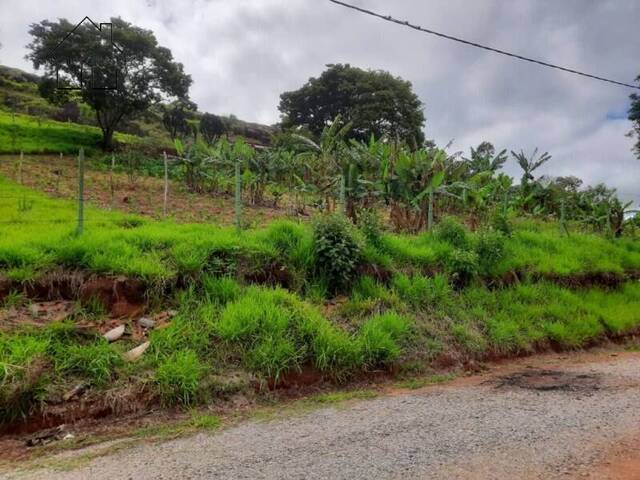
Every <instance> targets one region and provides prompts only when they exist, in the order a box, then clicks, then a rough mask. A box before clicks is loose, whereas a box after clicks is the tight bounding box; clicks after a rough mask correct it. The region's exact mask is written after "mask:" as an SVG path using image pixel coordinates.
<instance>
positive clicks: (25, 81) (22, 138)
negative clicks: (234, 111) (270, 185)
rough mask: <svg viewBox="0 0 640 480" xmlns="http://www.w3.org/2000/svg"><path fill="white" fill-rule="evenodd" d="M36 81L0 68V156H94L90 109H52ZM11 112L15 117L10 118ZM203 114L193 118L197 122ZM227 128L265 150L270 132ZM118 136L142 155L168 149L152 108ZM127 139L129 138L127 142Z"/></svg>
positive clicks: (230, 121) (240, 125)
mask: <svg viewBox="0 0 640 480" xmlns="http://www.w3.org/2000/svg"><path fill="white" fill-rule="evenodd" d="M39 81H40V77H39V76H37V75H34V74H31V73H27V72H24V71H22V70H20V69H17V68H11V67H7V66H4V65H0V154H2V153H19V152H20V151H23V152H24V153H73V152H77V149H78V147H80V146H83V147H84V148H85V150H88V151H89V152H93V151H97V150H98V148H97V143H98V141H99V139H100V130H99V129H98V127H97V124H96V121H95V115H94V113H93V111H92V110H91V108H90V107H89V106H87V105H85V104H83V103H81V102H78V103H77V106H75V105H71V106H68V105H67V106H61V107H60V106H55V105H52V104H50V103H49V102H47V101H46V100H45V99H44V98H42V97H41V96H40V94H39V92H38V82H39ZM12 113H15V114H19V115H16V116H15V121H14V116H13V115H12ZM201 116H202V113H201V112H195V113H194V120H195V121H196V122H197V121H198V119H199V118H200V117H201ZM221 118H223V121H224V122H225V124H226V125H228V126H229V129H230V137H231V138H234V137H243V138H245V139H247V140H248V141H249V142H250V143H254V144H261V145H267V144H269V142H270V138H271V135H272V134H273V133H274V132H275V128H274V127H270V126H267V125H261V124H257V123H251V122H245V121H242V120H240V119H237V118H235V117H233V116H221ZM117 133H119V134H120V135H116V142H117V143H118V144H120V145H129V146H131V145H133V146H134V147H140V148H141V149H144V150H149V149H151V150H162V149H170V148H172V142H171V139H170V138H169V135H168V133H167V132H166V130H165V129H164V127H163V124H162V106H156V107H154V108H152V109H150V110H149V111H147V112H145V113H144V114H143V115H140V116H139V117H138V118H136V119H134V120H129V121H126V122H123V123H122V124H121V125H120V126H119V128H118V130H117ZM126 135H130V136H129V137H127V136H126Z"/></svg>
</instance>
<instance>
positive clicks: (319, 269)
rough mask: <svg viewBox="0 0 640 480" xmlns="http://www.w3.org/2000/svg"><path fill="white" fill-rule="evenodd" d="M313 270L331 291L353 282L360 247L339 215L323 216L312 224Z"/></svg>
mask: <svg viewBox="0 0 640 480" xmlns="http://www.w3.org/2000/svg"><path fill="white" fill-rule="evenodd" d="M313 252H314V259H313V262H314V270H315V273H316V275H318V276H320V277H322V278H324V279H326V281H327V282H328V284H329V286H330V287H331V288H332V289H333V290H334V291H336V290H340V289H343V288H344V287H345V286H347V285H348V283H349V282H350V281H351V280H352V279H353V277H354V276H355V274H356V269H357V267H358V265H359V264H360V260H361V253H362V250H361V246H360V242H359V241H358V239H357V237H356V235H355V232H354V229H353V226H352V225H351V223H350V222H349V220H347V219H346V218H345V217H344V216H342V215H325V216H322V217H320V218H318V219H317V220H316V221H315V223H314V225H313Z"/></svg>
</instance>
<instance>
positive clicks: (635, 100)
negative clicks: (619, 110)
mask: <svg viewBox="0 0 640 480" xmlns="http://www.w3.org/2000/svg"><path fill="white" fill-rule="evenodd" d="M636 81H637V82H638V84H640V76H638V78H636ZM630 98H631V108H629V120H631V121H632V122H633V130H632V131H631V132H630V135H633V134H634V133H635V135H636V138H637V142H636V145H635V147H634V150H635V152H636V156H637V157H638V159H640V95H638V94H637V93H632V94H631V97H630Z"/></svg>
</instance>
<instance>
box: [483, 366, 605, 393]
mask: <svg viewBox="0 0 640 480" xmlns="http://www.w3.org/2000/svg"><path fill="white" fill-rule="evenodd" d="M493 382H494V383H496V384H497V385H496V388H505V387H512V388H523V389H526V390H537V391H541V392H545V391H554V390H555V391H569V392H593V391H596V390H599V389H600V388H602V386H601V376H600V375H598V374H589V373H573V372H563V371H557V370H546V369H545V370H539V369H534V368H532V369H530V370H525V371H520V372H516V373H512V374H510V375H506V376H504V377H498V378H496V379H495V380H493Z"/></svg>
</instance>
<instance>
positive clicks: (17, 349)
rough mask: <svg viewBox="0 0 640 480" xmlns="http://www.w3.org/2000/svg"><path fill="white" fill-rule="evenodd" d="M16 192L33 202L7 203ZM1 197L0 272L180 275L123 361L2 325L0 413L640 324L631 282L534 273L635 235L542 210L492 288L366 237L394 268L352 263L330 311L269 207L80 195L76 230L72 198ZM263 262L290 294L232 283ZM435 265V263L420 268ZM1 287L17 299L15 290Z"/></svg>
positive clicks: (173, 396) (447, 252)
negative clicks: (151, 210) (211, 220)
mask: <svg viewBox="0 0 640 480" xmlns="http://www.w3.org/2000/svg"><path fill="white" fill-rule="evenodd" d="M26 193H29V197H30V198H31V199H32V201H33V203H32V204H28V205H27V209H26V211H25V209H24V208H23V209H22V210H23V211H19V209H18V202H19V198H20V197H21V195H23V194H26ZM0 197H2V198H3V201H2V203H0V218H1V219H2V221H1V222H0V271H1V272H2V273H3V275H5V276H9V277H10V278H13V279H17V280H25V279H32V278H36V277H37V276H38V275H40V274H42V273H45V272H47V271H48V270H52V269H55V268H58V267H64V268H66V269H82V270H88V271H91V272H96V273H100V274H125V275H129V276H133V277H138V278H141V279H143V280H145V281H146V282H148V283H150V284H154V283H161V284H166V282H173V281H175V280H177V279H178V278H182V279H183V280H187V284H188V285H190V287H188V288H187V289H186V290H185V291H182V292H177V296H176V297H169V298H165V299H164V300H163V302H164V303H163V307H165V308H166V307H168V306H174V307H176V308H178V310H179V312H178V315H177V316H176V317H175V318H174V319H173V321H172V322H171V324H170V326H169V327H167V328H163V329H160V330H157V331H154V332H153V333H152V335H151V345H152V347H151V350H150V352H149V353H148V354H146V355H145V357H144V359H143V362H142V364H138V366H136V367H135V368H133V367H132V366H131V365H129V364H127V363H125V362H123V361H122V359H121V353H122V352H123V351H125V350H126V349H127V348H130V347H132V346H134V344H133V343H131V341H130V340H125V341H124V342H118V343H117V344H115V345H110V344H107V343H105V342H104V341H102V340H100V339H99V337H86V336H81V337H78V336H77V335H76V334H74V330H73V328H72V326H70V325H69V324H67V325H52V326H49V327H47V328H45V329H40V330H29V329H22V330H19V331H16V332H13V333H11V334H0V363H1V364H2V365H4V366H5V367H6V368H5V369H0V371H3V372H4V373H3V375H4V377H3V379H2V381H3V382H4V384H3V385H4V386H3V388H2V389H0V417H2V418H11V417H15V416H16V415H19V414H20V412H22V413H24V412H25V411H28V410H29V408H32V406H33V405H34V402H36V401H37V400H38V399H41V398H46V397H47V395H49V394H50V392H51V391H60V389H61V388H62V389H64V388H68V387H69V386H70V385H71V384H75V383H77V382H78V381H79V380H86V381H89V382H90V383H91V385H92V387H93V388H94V389H100V388H104V387H105V386H107V385H109V386H110V387H114V386H116V387H117V385H119V384H122V385H125V384H127V382H130V381H136V382H142V383H143V384H146V385H149V386H151V388H152V389H153V391H155V392H157V393H158V395H159V396H160V398H161V399H162V401H164V402H165V403H167V404H175V403H178V404H192V403H196V402H199V401H206V400H207V399H209V398H211V396H215V395H219V394H223V393H224V392H227V393H228V392H229V390H230V389H231V390H233V389H237V388H249V387H248V386H247V384H244V386H239V385H238V384H234V385H229V384H227V383H225V381H224V380H221V379H220V378H221V377H220V375H222V378H224V374H225V372H227V371H229V370H230V369H237V368H239V367H240V368H243V369H245V370H247V371H249V372H251V373H253V374H255V375H257V376H258V377H259V378H264V379H266V378H273V377H278V376H279V375H282V374H283V373H284V372H286V371H287V370H289V369H296V368H298V367H300V366H302V365H305V364H308V363H312V364H314V365H315V366H316V367H317V368H318V369H320V370H321V371H323V372H325V373H326V374H328V375H330V376H332V377H334V378H339V379H344V378H347V377H348V376H349V375H350V374H352V373H354V372H355V371H358V370H369V369H375V368H384V367H386V366H388V365H390V364H391V363H398V362H399V363H400V364H401V365H402V368H403V369H404V370H411V369H416V368H417V369H424V368H425V366H428V365H429V364H430V362H432V361H434V359H436V358H438V357H439V356H440V355H443V354H446V355H453V354H455V355H458V356H459V358H469V357H486V356H487V355H492V354H511V353H515V352H531V351H535V350H537V349H543V348H548V347H549V346H551V345H559V346H562V347H564V348H574V347H580V346H584V345H588V344H590V343H592V342H595V341H597V340H599V339H601V338H602V337H603V336H604V335H621V334H626V333H629V332H631V331H634V330H635V329H637V327H638V326H639V325H640V286H639V285H638V283H637V282H627V283H626V284H624V285H623V286H622V287H621V288H619V289H617V290H601V289H598V288H590V289H574V290H571V289H567V288H562V287H560V286H558V285H556V284H553V283H549V282H546V281H542V282H539V281H536V278H538V276H539V275H543V274H553V275H554V276H563V275H586V274H598V273H603V272H608V273H617V274H620V273H622V272H625V271H628V272H629V271H635V272H637V271H638V270H640V244H639V243H638V241H637V240H633V239H620V240H615V241H611V240H607V239H604V238H601V237H598V236H594V235H587V234H574V235H573V236H572V237H570V238H566V237H562V236H560V235H559V234H558V233H557V232H556V230H555V229H554V228H552V227H550V226H548V225H546V224H543V223H527V222H524V223H521V224H520V225H519V226H518V228H517V229H516V231H515V233H514V235H513V237H512V238H511V239H509V240H508V241H507V245H506V248H507V254H506V256H505V258H504V259H503V260H502V261H501V262H500V263H498V264H497V265H495V266H494V267H493V268H492V270H491V271H490V272H485V273H486V276H488V277H495V278H499V277H502V276H503V275H505V272H510V271H512V270H514V269H515V270H518V271H519V272H520V276H521V278H522V280H523V281H522V283H517V284H516V285H514V286H512V287H509V288H500V289H496V290H490V289H488V288H487V287H486V286H484V285H483V283H482V282H479V281H476V282H473V283H472V284H471V285H470V286H469V287H467V288H464V289H462V290H459V291H454V290H452V288H451V286H450V284H449V282H448V279H447V276H446V275H447V268H448V267H447V265H448V261H447V259H448V258H449V257H450V256H451V255H452V253H453V252H454V251H455V249H454V247H453V246H452V245H451V244H450V243H448V242H446V241H442V240H438V239H437V238H436V237H435V236H433V235H427V234H424V235H418V236H404V235H392V234H386V235H384V236H383V238H382V242H381V243H382V246H381V247H380V248H373V247H372V246H368V247H366V248H365V261H366V262H373V263H376V264H378V265H381V266H384V267H385V268H386V269H388V270H389V271H390V272H391V273H392V276H391V278H390V280H389V281H388V282H387V283H386V284H382V283H378V282H376V281H375V280H374V279H373V278H371V277H360V278H359V279H358V281H357V282H356V283H355V285H354V286H353V289H352V292H351V293H350V294H349V296H348V297H347V298H344V299H342V300H340V301H339V302H338V303H337V306H336V308H330V309H326V308H325V306H324V299H323V292H322V289H321V288H320V287H321V286H320V285H317V284H316V283H314V280H313V278H312V276H311V274H310V271H309V264H310V259H311V258H312V255H313V253H312V235H311V229H310V227H309V226H308V225H304V224H295V223H292V222H282V221H280V222H275V223H273V224H271V225H270V226H268V227H266V228H262V229H257V230H249V231H245V232H243V233H242V234H240V235H238V234H237V233H236V232H235V231H234V230H233V229H228V228H220V227H216V226H212V225H202V224H186V225H177V224H174V223H171V222H154V221H150V220H147V219H142V218H138V217H133V216H127V215H123V214H119V213H115V212H107V211H100V210H97V209H93V208H88V209H87V212H86V218H87V225H86V232H85V234H84V235H83V236H82V237H80V238H76V237H74V236H73V232H74V228H75V225H74V220H75V205H74V204H73V202H65V201H60V200H52V199H48V198H46V197H44V196H41V195H38V194H36V193H33V192H30V191H29V192H27V191H26V190H25V189H23V188H21V187H18V186H16V185H15V184H12V183H9V182H7V181H4V180H0ZM8 197H11V198H8ZM469 242H470V244H471V245H474V244H475V243H476V242H478V239H477V238H475V237H474V236H472V237H471V238H470V240H469ZM274 264H276V265H282V266H284V267H285V268H286V270H287V271H289V272H290V273H291V276H292V283H291V290H292V291H291V292H287V291H284V290H281V289H273V288H268V287H255V286H247V285H244V284H243V282H242V278H243V277H244V276H246V275H247V274H251V273H255V272H260V271H262V270H265V269H269V268H273V265H274ZM278 268H279V267H278ZM434 271H436V272H437V271H441V272H444V273H441V274H437V275H435V276H433V275H432V273H430V274H429V275H426V274H425V275H424V276H423V273H421V272H434ZM221 275H223V276H222V277H221ZM224 275H228V276H224ZM527 276H529V280H527ZM236 279H237V280H236ZM5 301H9V302H13V303H16V302H20V301H21V300H20V298H19V296H16V295H12V296H10V297H8V298H7V299H5ZM87 315H89V317H90V318H91V315H95V312H94V313H91V312H88V311H87V306H79V310H78V312H77V313H76V314H75V316H74V317H73V318H86V317H87ZM78 316H80V317H78ZM73 318H72V319H73ZM98 318H99V317H98ZM42 365H49V366H50V367H48V369H44V370H43V369H42ZM34 372H37V373H38V375H36V373H34ZM43 372H44V373H43ZM212 375H213V376H212ZM34 376H35V377H34ZM34 378H35V379H34ZM56 389H57V390H56ZM221 392H222V393H221ZM3 409H4V411H3Z"/></svg>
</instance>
